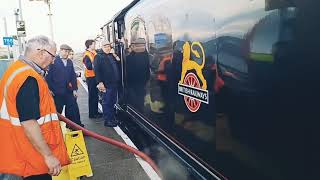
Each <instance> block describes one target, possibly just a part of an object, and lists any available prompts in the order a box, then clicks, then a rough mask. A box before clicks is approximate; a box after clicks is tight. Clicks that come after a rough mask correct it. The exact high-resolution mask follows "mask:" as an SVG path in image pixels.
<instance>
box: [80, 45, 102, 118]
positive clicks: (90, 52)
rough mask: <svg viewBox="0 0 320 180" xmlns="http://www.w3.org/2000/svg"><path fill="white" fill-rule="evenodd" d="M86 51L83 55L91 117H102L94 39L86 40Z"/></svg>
mask: <svg viewBox="0 0 320 180" xmlns="http://www.w3.org/2000/svg"><path fill="white" fill-rule="evenodd" d="M85 45H86V51H85V53H84V57H83V64H84V68H85V72H84V75H85V77H86V81H87V85H88V91H89V98H88V99H89V118H100V117H102V114H101V113H99V112H98V100H99V97H98V89H97V81H96V78H95V73H94V71H93V61H94V57H95V56H96V54H97V53H96V50H95V46H96V43H95V41H94V40H91V39H89V40H87V41H86V42H85Z"/></svg>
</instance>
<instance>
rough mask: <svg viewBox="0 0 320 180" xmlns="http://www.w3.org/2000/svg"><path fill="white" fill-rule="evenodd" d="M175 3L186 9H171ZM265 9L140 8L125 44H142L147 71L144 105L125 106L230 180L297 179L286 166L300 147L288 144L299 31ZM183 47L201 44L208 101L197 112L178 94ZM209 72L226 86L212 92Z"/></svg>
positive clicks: (286, 12)
mask: <svg viewBox="0 0 320 180" xmlns="http://www.w3.org/2000/svg"><path fill="white" fill-rule="evenodd" d="M178 2H180V3H185V2H184V1H181V0H179V1H175V2H172V3H173V4H177V3H178ZM215 2H216V4H215ZM265 2H267V3H268V2H269V1H264V0H256V1H249V0H248V1H244V0H241V3H244V4H240V3H239V4H237V3H235V1H234V2H233V1H232V3H231V2H228V1H221V2H220V1H211V0H206V1H204V3H199V5H194V4H193V5H194V7H193V6H192V7H188V5H187V7H186V9H184V10H181V11H178V10H177V11H165V10H166V9H167V8H171V7H170V5H163V4H162V5H161V3H160V5H158V6H159V7H157V8H156V9H153V10H152V11H157V12H158V11H160V12H164V11H165V12H166V13H154V12H151V10H148V9H146V10H145V12H144V13H143V15H142V16H139V18H140V19H142V18H143V20H142V21H143V23H140V24H143V28H140V27H139V28H138V27H135V28H134V29H131V30H130V31H135V32H133V33H132V32H129V34H130V33H131V34H132V35H130V37H131V38H139V37H142V38H146V40H147V43H146V46H147V50H148V53H149V54H148V63H149V71H150V78H149V79H148V81H147V82H145V83H144V84H143V85H141V86H144V87H145V89H144V90H139V91H140V92H143V93H141V96H143V98H142V97H139V98H138V99H140V100H139V101H140V102H141V100H142V99H143V104H142V103H140V105H134V103H135V102H134V101H135V99H132V100H131V102H130V103H131V105H133V106H136V107H137V108H138V109H139V112H140V113H143V114H144V116H146V117H147V118H148V119H149V120H151V121H152V122H154V123H155V124H157V125H158V126H159V127H161V128H162V129H163V130H164V131H166V132H167V133H169V134H170V135H171V136H172V137H174V138H175V139H176V140H177V141H179V142H180V143H181V144H183V145H184V146H185V147H186V148H187V149H188V150H190V151H192V152H193V153H194V154H195V156H197V157H199V158H201V159H202V160H204V161H205V162H206V163H208V164H209V165H210V166H211V167H212V168H214V169H216V170H218V171H219V172H221V173H222V174H223V175H225V176H226V177H228V178H230V179H254V180H257V179H259V180H263V179H294V178H296V177H299V173H297V174H292V173H291V172H292V171H293V170H295V171H297V170H299V168H301V165H300V166H299V165H297V164H296V163H291V160H292V159H295V155H294V154H295V153H296V152H298V150H299V148H301V147H299V146H300V144H299V143H296V142H295V139H294V137H297V134H299V128H298V131H297V128H296V127H295V126H294V125H295V123H296V122H297V120H298V119H297V116H295V115H296V114H297V113H298V112H299V107H300V106H301V105H300V104H298V103H297V101H296V99H295V96H296V95H297V94H299V91H298V88H294V87H295V86H299V85H297V84H295V82H296V80H298V79H299V78H301V77H303V76H297V71H303V69H302V68H308V67H301V64H302V65H304V64H303V62H301V61H300V60H299V59H298V57H299V56H296V55H297V52H299V49H298V48H297V47H299V44H297V40H296V39H297V35H299V36H302V35H301V34H298V32H297V27H298V22H297V19H296V17H297V12H298V11H297V9H296V8H293V7H287V6H284V7H283V8H280V9H277V8H275V7H276V6H270V7H272V9H270V8H266V7H265ZM220 3H221V4H223V7H220V6H222V5H220ZM200 4H201V5H200ZM142 5H144V4H143V2H142V3H141V6H142ZM237 5H239V8H238V11H237V13H235V14H232V13H233V12H232V13H230V15H229V14H228V13H227V14H215V13H216V12H221V11H214V10H221V9H223V8H225V9H226V8H228V6H230V7H231V6H232V7H233V6H237ZM269 5H270V4H269ZM179 8H180V7H179ZM219 8H221V9H219ZM241 8H242V9H241ZM175 9H178V7H176V8H175ZM212 9H213V10H212ZM140 11H141V7H140V9H139V6H138V7H137V9H133V11H132V12H129V13H128V15H127V16H126V19H125V20H126V21H128V22H131V21H135V20H134V19H135V18H136V17H137V16H138V15H137V14H139V15H140V14H141V13H140ZM159 14H161V15H159ZM220 17H223V18H221V19H219V18H220ZM144 22H145V23H146V25H145V24H144ZM301 22H302V21H301ZM136 23H138V22H136ZM140 24H139V26H140ZM137 26H138V25H137ZM144 26H145V27H144ZM187 41H188V42H190V43H192V42H195V41H199V42H201V44H202V46H203V47H204V50H205V53H206V55H205V56H206V64H205V65H204V68H203V69H202V73H203V75H204V77H205V79H206V81H207V84H208V91H209V100H210V102H209V104H205V103H203V104H201V107H200V109H199V111H197V112H196V113H192V112H190V111H189V110H188V108H187V107H186V105H185V103H184V99H183V96H181V95H178V82H179V80H180V78H181V71H182V59H183V48H182V47H183V44H184V43H185V42H187ZM129 42H132V39H131V40H129ZM300 47H301V45H300ZM194 59H195V58H194ZM195 61H197V60H195ZM198 63H199V62H198ZM215 65H217V66H218V74H219V76H220V77H221V78H222V80H223V81H224V86H223V87H222V88H221V89H220V91H219V92H218V93H217V92H214V84H215V80H216V70H215V69H216V68H213V67H215ZM128 66H129V65H128ZM132 66H134V65H132ZM127 68H131V67H127ZM188 72H193V73H195V72H194V70H189V71H188ZM132 76H134V73H133V75H132ZM198 78H199V77H198ZM299 82H301V80H300V81H299ZM140 88H141V87H140ZM291 125H292V127H291ZM297 132H298V133H297Z"/></svg>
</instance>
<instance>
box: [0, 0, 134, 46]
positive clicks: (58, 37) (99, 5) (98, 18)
mask: <svg viewBox="0 0 320 180" xmlns="http://www.w3.org/2000/svg"><path fill="white" fill-rule="evenodd" d="M21 2H22V15H23V20H25V23H26V33H27V37H26V40H27V39H28V38H31V37H33V36H36V35H45V36H48V37H50V29H49V27H50V26H49V19H48V16H47V14H48V6H47V5H46V4H45V3H44V2H41V1H30V0H21ZM130 2H132V0H90V1H89V0H51V3H52V6H51V7H52V8H51V9H52V14H53V16H52V21H53V33H54V41H55V42H56V43H57V45H58V47H59V45H60V44H64V43H66V44H68V45H70V46H71V47H72V48H73V49H74V50H75V51H76V52H81V51H83V50H84V49H85V46H84V42H85V40H86V39H90V38H95V37H96V35H97V34H100V32H101V31H100V27H102V26H103V25H104V24H106V23H107V22H108V21H109V20H110V19H111V18H112V17H113V15H114V14H116V13H117V12H118V11H120V10H121V9H122V8H124V7H125V6H127V5H128V4H129V3H130ZM18 7H19V0H0V18H1V19H0V38H1V39H0V46H3V42H2V37H3V36H4V35H5V30H4V20H3V18H4V17H5V18H6V21H7V26H8V35H9V36H10V35H15V34H16V25H15V16H14V9H17V8H18Z"/></svg>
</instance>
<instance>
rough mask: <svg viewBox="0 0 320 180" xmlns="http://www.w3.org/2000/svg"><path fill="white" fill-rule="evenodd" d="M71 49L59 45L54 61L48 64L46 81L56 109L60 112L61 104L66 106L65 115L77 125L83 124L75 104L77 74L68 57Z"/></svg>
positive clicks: (64, 45)
mask: <svg viewBox="0 0 320 180" xmlns="http://www.w3.org/2000/svg"><path fill="white" fill-rule="evenodd" d="M71 50H72V49H71V47H70V46H68V45H66V44H62V45H61V46H60V54H59V55H58V56H56V58H55V60H54V63H53V64H51V65H50V66H49V71H48V74H47V76H46V81H47V83H48V86H49V88H50V91H51V92H52V95H53V97H54V102H55V105H56V108H57V111H58V112H59V113H62V110H63V106H66V108H65V115H66V117H67V118H68V119H70V120H72V121H73V122H75V123H77V124H78V125H80V126H84V125H83V124H82V123H81V121H80V112H79V106H78V104H77V97H78V95H77V90H78V85H77V76H76V73H75V71H74V67H73V62H72V61H71V60H70V59H68V54H69V52H70V51H71Z"/></svg>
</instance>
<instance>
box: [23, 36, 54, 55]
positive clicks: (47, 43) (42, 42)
mask: <svg viewBox="0 0 320 180" xmlns="http://www.w3.org/2000/svg"><path fill="white" fill-rule="evenodd" d="M51 48H56V43H55V42H53V41H52V40H51V39H49V38H48V37H46V36H42V35H40V36H35V37H33V38H31V39H29V40H28V42H27V44H26V50H25V52H24V55H25V56H27V55H28V54H30V53H31V52H32V51H35V50H37V49H47V50H48V49H51Z"/></svg>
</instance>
